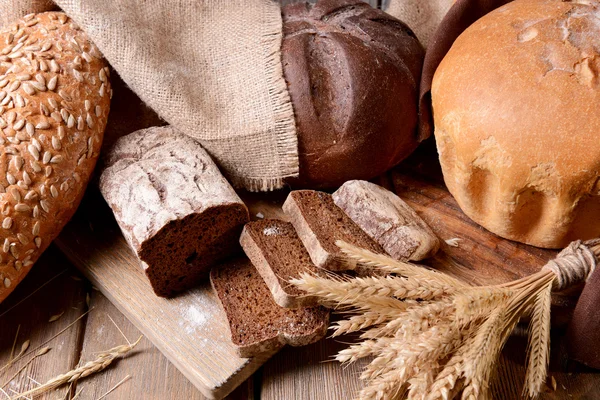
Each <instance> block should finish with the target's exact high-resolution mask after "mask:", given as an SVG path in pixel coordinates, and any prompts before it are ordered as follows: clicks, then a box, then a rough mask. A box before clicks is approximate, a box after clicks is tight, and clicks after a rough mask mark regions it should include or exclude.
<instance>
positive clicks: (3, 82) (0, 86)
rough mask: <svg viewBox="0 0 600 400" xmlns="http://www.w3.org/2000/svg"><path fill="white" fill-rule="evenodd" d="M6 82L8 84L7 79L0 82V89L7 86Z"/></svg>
mask: <svg viewBox="0 0 600 400" xmlns="http://www.w3.org/2000/svg"><path fill="white" fill-rule="evenodd" d="M8 82H10V81H9V80H8V79H2V80H1V81H0V88H3V87H4V86H6V85H8Z"/></svg>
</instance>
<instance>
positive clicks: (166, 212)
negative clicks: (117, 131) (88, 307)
mask: <svg viewBox="0 0 600 400" xmlns="http://www.w3.org/2000/svg"><path fill="white" fill-rule="evenodd" d="M100 191H101V192H102V195H103V196H104V198H105V199H106V201H107V203H108V205H109V206H110V208H111V209H112V210H113V212H114V214H115V218H116V219H117V222H118V224H119V226H120V227H121V231H122V232H123V235H124V236H125V238H126V239H127V241H128V242H129V244H130V245H131V247H132V248H133V250H134V251H135V252H136V254H137V256H138V257H139V259H140V260H141V262H142V266H143V268H144V270H145V272H146V275H147V276H148V279H149V280H150V284H151V285H152V288H153V289H154V292H155V293H156V294H157V295H159V296H172V295H174V294H175V293H177V292H180V291H182V290H185V289H188V288H190V287H191V286H193V285H195V284H196V283H197V282H198V281H199V280H201V279H202V278H206V277H208V273H209V271H210V267H211V266H212V265H213V264H215V263H216V262H217V261H220V260H222V259H223V258H225V257H228V256H230V255H231V253H232V252H235V251H237V250H238V249H239V242H238V241H239V237H240V233H241V231H242V227H243V226H244V224H245V223H246V222H248V209H247V208H246V206H245V205H244V203H243V202H242V200H241V199H240V198H239V197H238V195H237V194H236V193H235V191H234V190H233V188H232V187H231V185H230V184H229V183H228V182H227V180H226V179H225V178H224V177H223V175H221V172H220V171H219V169H218V168H217V166H216V165H215V163H214V162H213V161H212V159H211V158H210V156H209V155H208V153H206V151H205V150H204V149H203V148H202V147H201V146H200V144H198V143H197V142H196V141H194V140H193V139H190V138H188V137H186V136H184V135H182V134H180V133H178V132H176V131H175V130H174V129H173V128H172V127H170V126H165V127H154V128H148V129H142V130H139V131H137V132H134V133H132V134H130V135H127V136H124V137H122V138H120V139H119V140H118V141H117V142H116V143H115V146H114V147H113V148H112V149H111V150H110V151H109V152H108V154H107V155H106V168H105V170H104V171H103V172H102V176H101V177H100Z"/></svg>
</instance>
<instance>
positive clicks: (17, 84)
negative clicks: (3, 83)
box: [8, 81, 21, 92]
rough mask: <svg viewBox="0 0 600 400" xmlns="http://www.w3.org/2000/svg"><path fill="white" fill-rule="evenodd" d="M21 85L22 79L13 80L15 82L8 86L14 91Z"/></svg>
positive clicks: (9, 89)
mask: <svg viewBox="0 0 600 400" xmlns="http://www.w3.org/2000/svg"><path fill="white" fill-rule="evenodd" d="M20 86H21V81H13V83H11V84H10V86H9V87H8V91H9V92H14V91H15V90H17V89H19V87H20Z"/></svg>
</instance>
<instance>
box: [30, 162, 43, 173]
mask: <svg viewBox="0 0 600 400" xmlns="http://www.w3.org/2000/svg"><path fill="white" fill-rule="evenodd" d="M31 169H33V171H34V172H40V171H41V170H42V167H41V165H40V163H38V162H37V161H35V160H31Z"/></svg>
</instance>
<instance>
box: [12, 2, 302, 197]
mask: <svg viewBox="0 0 600 400" xmlns="http://www.w3.org/2000/svg"><path fill="white" fill-rule="evenodd" d="M0 1H2V2H5V1H7V0H0ZM9 1H17V0H9ZM56 4H57V5H58V6H60V8H62V9H63V10H64V12H65V13H67V14H68V15H69V16H70V17H71V18H72V19H73V20H74V21H75V22H76V23H77V24H78V25H80V26H81V27H82V29H83V30H85V31H86V33H87V34H88V35H89V36H90V38H91V39H92V41H93V42H94V43H95V44H96V45H97V46H98V48H99V49H100V50H101V51H102V53H103V54H104V56H105V57H106V59H107V60H108V61H109V62H110V64H111V65H112V67H113V68H114V69H115V70H116V71H117V72H118V73H119V75H120V76H121V78H122V79H123V80H124V81H125V83H126V84H127V85H129V87H131V88H132V90H133V91H134V92H135V93H136V94H137V95H138V96H139V97H140V98H141V99H142V100H143V101H144V102H146V103H147V104H148V105H149V106H150V107H152V108H153V109H154V110H155V111H156V112H157V113H158V114H159V115H160V116H161V117H162V118H163V119H164V120H166V121H167V122H168V123H170V124H171V125H173V126H174V127H175V128H176V129H177V130H179V131H181V132H182V133H184V134H186V135H189V136H190V137H192V138H194V139H196V140H198V141H199V142H200V143H201V144H202V146H203V147H204V148H205V149H206V150H207V151H208V152H209V153H210V154H211V156H212V157H213V158H214V159H215V161H216V162H217V163H218V164H219V165H220V167H221V168H222V170H223V172H224V173H225V174H226V175H227V176H228V178H229V179H230V180H231V182H232V184H233V185H234V186H236V187H241V188H245V189H248V190H252V191H259V190H262V191H266V190H273V189H277V188H280V187H282V186H283V183H284V179H285V178H287V177H293V176H297V174H298V147H297V137H296V126H295V119H294V112H293V108H292V104H291V99H290V97H289V93H288V91H287V86H286V83H285V81H284V78H283V67H282V64H281V55H280V48H281V41H282V20H281V10H280V6H279V4H278V3H277V2H275V1H270V0H228V1H222V0H171V1H163V0H146V1H144V2H136V1H131V0H56ZM135 117H136V116H135V115H132V116H131V118H135Z"/></svg>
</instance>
